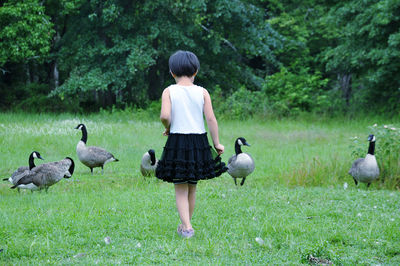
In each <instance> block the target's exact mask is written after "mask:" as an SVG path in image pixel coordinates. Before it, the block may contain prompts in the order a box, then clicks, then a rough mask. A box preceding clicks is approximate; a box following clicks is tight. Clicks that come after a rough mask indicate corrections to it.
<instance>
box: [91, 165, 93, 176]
mask: <svg viewBox="0 0 400 266" xmlns="http://www.w3.org/2000/svg"><path fill="white" fill-rule="evenodd" d="M90 172H91V173H92V175H93V168H92V167H90Z"/></svg>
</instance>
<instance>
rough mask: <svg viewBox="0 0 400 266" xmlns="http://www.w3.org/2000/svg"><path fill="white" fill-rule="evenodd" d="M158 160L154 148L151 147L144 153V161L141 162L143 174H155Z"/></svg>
mask: <svg viewBox="0 0 400 266" xmlns="http://www.w3.org/2000/svg"><path fill="white" fill-rule="evenodd" d="M157 164H158V160H157V159H156V154H155V152H154V150H153V149H150V150H149V151H147V152H146V153H145V154H143V157H142V162H141V163H140V172H141V173H142V175H143V176H153V175H154V174H155V171H156V168H157Z"/></svg>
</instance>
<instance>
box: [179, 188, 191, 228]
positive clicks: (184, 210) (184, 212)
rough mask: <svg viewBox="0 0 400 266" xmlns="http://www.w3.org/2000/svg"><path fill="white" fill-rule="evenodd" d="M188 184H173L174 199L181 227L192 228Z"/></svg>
mask: <svg viewBox="0 0 400 266" xmlns="http://www.w3.org/2000/svg"><path fill="white" fill-rule="evenodd" d="M188 196H189V185H188V184H175V199H176V207H177V209H178V213H179V217H180V218H181V222H182V225H183V229H185V230H188V229H192V224H191V223H190V214H189V200H188Z"/></svg>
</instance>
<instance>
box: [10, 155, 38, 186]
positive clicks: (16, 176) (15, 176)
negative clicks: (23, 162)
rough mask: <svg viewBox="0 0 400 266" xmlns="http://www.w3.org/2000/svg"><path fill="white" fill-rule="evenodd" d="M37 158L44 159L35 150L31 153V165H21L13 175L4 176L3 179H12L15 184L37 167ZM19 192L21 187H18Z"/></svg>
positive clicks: (11, 181) (29, 161)
mask: <svg viewBox="0 0 400 266" xmlns="http://www.w3.org/2000/svg"><path fill="white" fill-rule="evenodd" d="M35 158H38V159H42V160H44V159H43V158H42V156H40V153H39V152H37V151H33V152H32V153H31V154H30V155H29V160H28V164H29V166H21V167H19V168H18V169H17V170H15V171H14V173H13V174H12V175H11V177H9V178H4V179H3V181H10V183H11V184H13V185H15V184H17V182H18V180H20V179H21V178H22V177H24V176H25V175H27V174H28V173H29V171H30V170H32V169H33V168H34V167H35V161H34V160H35ZM18 192H19V188H18Z"/></svg>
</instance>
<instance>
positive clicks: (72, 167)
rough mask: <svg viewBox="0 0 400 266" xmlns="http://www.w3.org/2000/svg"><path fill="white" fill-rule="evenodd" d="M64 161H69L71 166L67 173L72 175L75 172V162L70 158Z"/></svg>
mask: <svg viewBox="0 0 400 266" xmlns="http://www.w3.org/2000/svg"><path fill="white" fill-rule="evenodd" d="M66 159H69V160H70V161H71V166H70V167H69V168H68V172H70V174H71V175H72V174H73V173H74V170H75V162H74V160H72V158H70V157H67V158H66Z"/></svg>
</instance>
